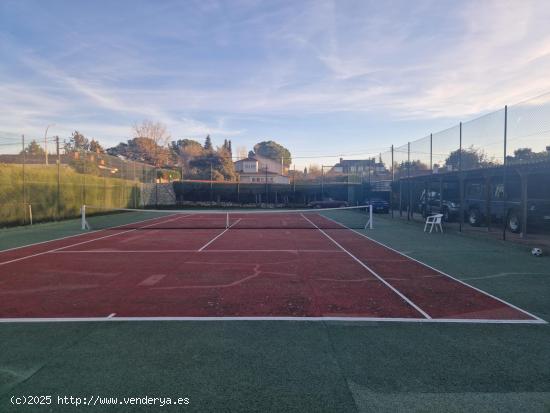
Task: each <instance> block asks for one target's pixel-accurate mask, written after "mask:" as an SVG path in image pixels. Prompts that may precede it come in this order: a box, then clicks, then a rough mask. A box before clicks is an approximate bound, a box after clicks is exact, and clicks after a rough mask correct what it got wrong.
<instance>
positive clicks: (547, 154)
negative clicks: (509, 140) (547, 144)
mask: <svg viewBox="0 0 550 413" xmlns="http://www.w3.org/2000/svg"><path fill="white" fill-rule="evenodd" d="M507 159H508V161H510V162H516V163H517V162H534V161H541V160H546V159H550V151H549V150H548V149H547V150H546V151H542V152H534V151H533V150H532V149H531V148H518V149H516V150H515V151H514V156H508V157H507Z"/></svg>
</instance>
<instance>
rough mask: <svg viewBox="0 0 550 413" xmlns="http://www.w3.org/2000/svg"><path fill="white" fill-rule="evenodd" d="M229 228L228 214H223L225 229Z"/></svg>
mask: <svg viewBox="0 0 550 413" xmlns="http://www.w3.org/2000/svg"><path fill="white" fill-rule="evenodd" d="M228 228H229V212H228V213H226V214H225V229H228Z"/></svg>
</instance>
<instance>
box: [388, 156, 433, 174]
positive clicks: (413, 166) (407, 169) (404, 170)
mask: <svg viewBox="0 0 550 413" xmlns="http://www.w3.org/2000/svg"><path fill="white" fill-rule="evenodd" d="M429 170H430V167H429V166H428V165H426V164H425V163H423V162H422V161H419V160H415V161H411V162H410V163H409V161H403V162H401V163H400V164H395V165H394V173H395V176H396V177H398V178H404V177H407V176H409V174H410V176H416V175H421V174H424V173H425V172H426V171H429Z"/></svg>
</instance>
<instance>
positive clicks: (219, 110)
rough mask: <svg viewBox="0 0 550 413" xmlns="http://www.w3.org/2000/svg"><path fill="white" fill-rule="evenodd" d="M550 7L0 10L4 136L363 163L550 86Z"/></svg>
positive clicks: (76, 1) (259, 5)
mask: <svg viewBox="0 0 550 413" xmlns="http://www.w3.org/2000/svg"><path fill="white" fill-rule="evenodd" d="M549 21H550V2H548V1H546V0H543V1H529V0H517V1H506V0H499V1H491V0H483V1H477V0H476V1H467V0H461V1H451V0H435V1H422V0H417V1H410V0H407V1H368V0H360V1H348V0H337V1H329V0H326V1H325V0H315V1H307V0H300V1H277V0H264V1H254V0H227V1H208V0H197V1H194V0H186V1H183V0H178V1H170V0H163V1H153V0H150V1H140V0H132V1H124V0H120V1H84V0H71V1H56V0H46V1H26V0H15V1H12V0H2V1H1V2H0V136H2V135H6V136H8V135H9V136H12V135H13V136H18V135H20V134H25V135H26V136H30V137H35V136H36V137H37V138H39V137H41V136H43V135H44V132H45V129H46V127H47V126H48V125H53V126H50V128H49V131H48V134H49V135H59V136H60V137H62V138H66V137H68V136H70V134H71V132H72V131H74V130H78V131H80V132H81V133H83V134H84V135H86V136H88V137H90V138H91V137H94V138H97V139H98V140H99V141H100V142H101V143H102V144H103V145H104V146H106V147H109V146H114V145H116V143H118V142H120V141H124V140H127V139H129V138H130V137H131V133H132V132H131V127H132V125H134V124H137V123H140V122H141V121H143V120H151V121H159V122H162V123H164V124H166V125H167V127H168V130H169V131H170V133H171V136H172V138H173V139H183V138H193V139H198V140H201V141H202V140H204V137H205V136H206V135H207V134H210V135H211V137H212V139H213V142H214V144H215V145H216V144H218V145H220V144H221V143H222V142H223V140H224V139H231V140H232V143H233V147H234V148H237V147H246V149H247V150H249V149H251V148H252V146H253V145H254V144H255V143H256V142H258V141H260V140H268V139H271V140H275V141H277V142H279V143H281V144H283V145H284V146H286V147H287V148H289V150H290V151H291V153H292V154H293V156H294V159H295V163H296V165H297V167H302V166H304V165H307V164H310V163H317V164H323V163H326V164H332V163H334V162H335V161H337V158H338V157H340V156H343V157H344V158H362V157H367V156H372V155H374V154H377V153H379V152H383V151H387V150H388V149H389V146H390V145H391V144H395V145H400V144H404V143H406V142H407V141H411V140H415V139H418V138H421V137H423V136H426V135H428V134H429V133H430V132H436V131H439V130H442V129H445V128H448V127H450V126H452V125H454V124H456V123H457V122H459V121H465V120H469V119H472V118H475V117H477V116H479V115H481V114H484V113H488V112H491V111H494V110H497V109H500V108H502V107H503V106H504V105H505V104H511V103H515V102H518V101H522V100H524V99H527V98H530V97H533V96H537V95H540V94H541V93H544V92H548V91H550V76H548V73H550V25H549V24H548V22H549Z"/></svg>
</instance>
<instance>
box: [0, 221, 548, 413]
mask: <svg viewBox="0 0 550 413" xmlns="http://www.w3.org/2000/svg"><path fill="white" fill-rule="evenodd" d="M62 225H65V223H64V224H62ZM10 231H13V232H11V234H12V236H10V237H2V236H0V242H2V244H1V245H3V247H8V246H10V245H12V244H13V245H15V244H17V243H20V242H22V240H24V239H26V240H27V241H28V242H30V241H31V240H34V239H35V237H36V236H41V237H43V236H45V235H44V234H45V233H44V232H42V231H44V229H43V228H41V227H39V226H37V227H36V228H33V229H24V230H21V233H23V231H26V233H25V234H24V235H19V236H15V234H16V232H17V230H15V229H14V230H10ZM60 231H61V230H60ZM40 234H42V235H40ZM367 234H368V235H369V236H372V237H373V238H375V239H377V240H379V241H381V242H384V243H388V244H389V245H391V246H392V247H395V248H397V249H399V250H401V251H403V252H406V253H407V254H409V255H411V256H412V257H414V258H417V259H420V260H423V261H426V262H427V263H429V264H431V265H433V266H435V267H437V268H439V269H441V270H443V271H446V272H448V273H450V274H452V275H454V276H456V277H458V278H460V279H463V280H465V281H467V282H469V283H471V284H472V285H474V286H476V287H479V288H481V289H483V290H485V291H488V292H490V293H492V294H495V295H497V296H499V297H500V298H503V299H505V300H508V301H510V302H512V303H513V304H515V305H518V306H520V307H521V308H524V309H526V310H528V311H530V312H533V313H534V314H536V315H538V316H539V317H542V318H544V319H547V320H548V319H550V257H548V256H546V257H541V258H534V257H532V256H531V255H530V254H529V250H528V248H526V247H523V246H517V245H514V244H511V243H504V242H499V241H494V240H484V239H480V238H476V237H471V236H468V235H460V234H431V235H429V234H424V233H423V232H422V227H421V226H420V225H419V224H416V223H412V224H407V223H404V222H402V221H400V220H391V219H389V218H385V217H381V216H376V221H375V229H374V230H372V231H368V232H367ZM0 283H1V280H0ZM549 343H550V326H549V325H498V324H494V325H488V324H427V323H423V324H419V323H390V322H378V323H335V322H324V323H321V322H319V323H314V322H256V321H255V322H252V321H247V322H245V321H243V322H135V323H129V322H113V323H64V324H56V323H51V324H0V411H1V412H4V411H6V412H11V411H13V412H30V411H32V412H40V411H44V412H46V411H62V412H71V411H74V412H78V411H82V409H85V407H82V406H80V407H74V406H73V407H70V406H69V407H59V406H50V407H47V408H46V407H45V408H29V407H28V406H25V407H16V406H11V405H10V404H9V399H10V397H11V396H12V395H30V394H51V395H69V396H70V395H73V396H79V397H86V396H88V395H96V394H97V395H100V396H105V397H109V396H114V397H123V396H127V397H130V396H145V395H149V396H163V397H172V398H175V397H189V398H190V402H191V404H190V405H189V406H187V407H185V408H184V409H178V408H170V407H165V408H164V409H161V410H159V407H152V406H150V407H148V408H147V407H139V406H133V407H128V406H117V408H116V409H115V408H113V407H93V408H92V407H89V408H88V409H89V410H90V411H97V412H113V411H117V412H134V411H135V412H141V411H143V412H145V411H147V412H155V411H201V412H204V411H216V412H217V411H227V412H230V411H231V412H236V411H239V412H240V411H285V412H292V411H296V412H310V411H311V412H374V411H384V412H399V411H403V412H409V411H412V412H520V411H521V412H524V411H525V412H550V345H549Z"/></svg>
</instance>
